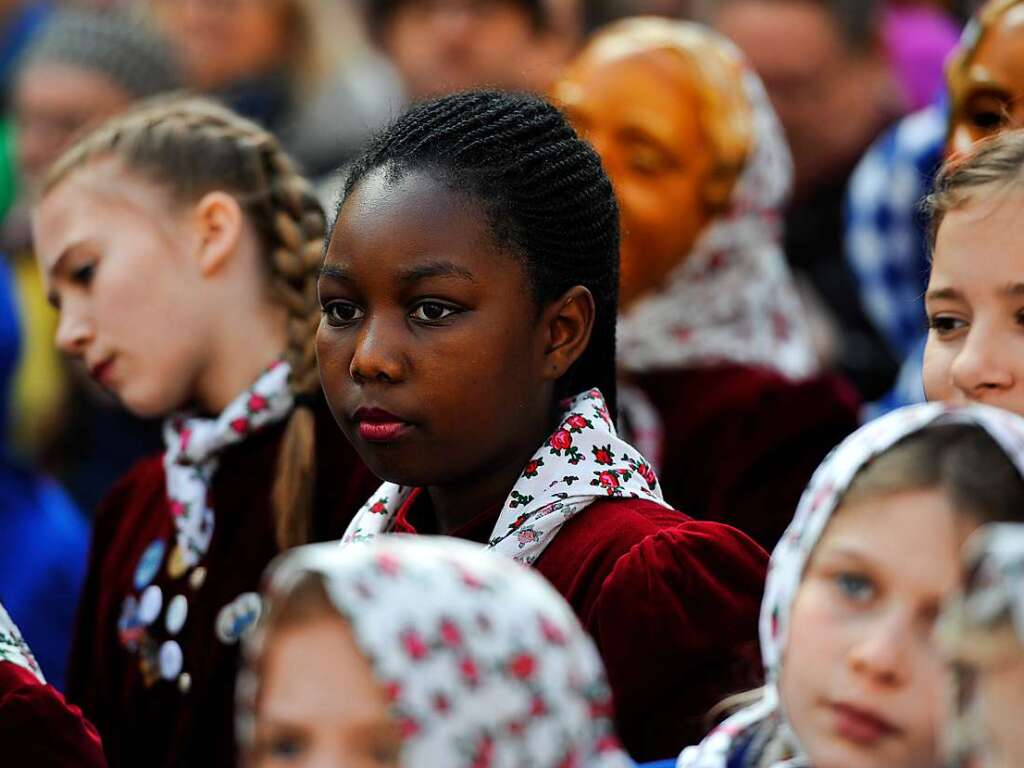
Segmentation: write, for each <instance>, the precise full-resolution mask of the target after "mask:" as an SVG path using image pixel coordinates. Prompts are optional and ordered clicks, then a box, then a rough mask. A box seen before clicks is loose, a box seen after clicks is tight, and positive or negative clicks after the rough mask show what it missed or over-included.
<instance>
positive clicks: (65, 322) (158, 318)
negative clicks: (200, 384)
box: [32, 161, 206, 416]
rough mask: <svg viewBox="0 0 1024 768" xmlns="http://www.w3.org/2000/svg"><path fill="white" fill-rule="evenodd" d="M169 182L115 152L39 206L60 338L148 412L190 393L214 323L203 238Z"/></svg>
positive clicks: (38, 239) (43, 262)
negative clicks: (195, 238) (150, 179)
mask: <svg viewBox="0 0 1024 768" xmlns="http://www.w3.org/2000/svg"><path fill="white" fill-rule="evenodd" d="M174 210H175V207H174V206H173V205H172V204H171V202H170V201H169V199H168V198H167V196H166V194H165V193H163V192H162V191H161V190H160V189H159V188H157V187H156V186H153V185H151V184H148V183H146V182H144V181H142V180H140V179H137V178H135V177H132V176H129V175H127V174H125V173H123V172H122V171H120V170H118V169H117V167H116V166H115V165H114V164H113V163H112V162H108V161H102V162H97V163H93V164H92V165H89V166H86V167H84V168H82V169H81V170H78V171H76V172H74V173H73V174H72V175H71V176H70V177H68V178H67V179H66V180H65V181H63V182H62V183H61V184H60V185H59V186H57V187H56V188H54V189H53V190H52V191H50V192H49V194H47V195H46V196H45V197H44V198H43V199H42V201H41V202H40V204H39V206H38V207H37V208H36V210H35V212H34V214H33V221H32V230H33V238H34V241H35V246H36V258H37V261H38V264H39V268H40V270H41V271H42V274H43V280H44V283H45V285H46V289H47V291H48V295H49V299H50V301H51V303H53V304H54V306H56V307H57V308H58V309H59V310H60V325H59V327H58V330H57V344H58V346H59V347H60V348H61V349H62V350H63V351H64V352H66V353H68V354H69V355H72V356H73V357H76V358H78V359H79V360H80V361H81V362H82V363H83V364H84V365H85V367H86V368H87V369H88V372H89V374H90V375H91V376H92V377H93V378H94V379H96V381H98V382H99V383H100V384H101V385H102V386H104V387H105V388H107V389H108V390H110V391H111V392H113V393H114V394H115V395H116V396H117V397H118V398H119V399H120V400H121V401H122V402H123V403H124V405H125V406H126V407H127V408H128V409H129V410H131V411H132V412H134V413H136V414H138V415H141V416H156V415H162V414H165V413H167V412H169V411H171V410H174V409H175V408H178V407H180V406H181V405H182V404H183V403H184V402H185V401H186V400H187V398H188V397H189V394H190V392H191V390H192V382H194V381H195V379H196V377H197V376H198V370H199V366H200V364H201V360H202V356H201V348H202V340H203V339H204V338H205V337H206V324H205V323H204V322H203V312H202V311H201V307H200V305H199V299H198V296H197V292H196V291H195V290H194V289H195V273H196V272H197V269H196V268H195V260H194V259H191V258H189V256H190V254H192V253H194V252H195V248H196V247H197V246H196V244H195V243H193V242H191V240H190V238H191V231H190V228H188V227H186V226H182V222H183V221H184V217H185V214H184V213H183V214H181V216H180V219H181V220H180V221H179V217H178V216H177V215H176V214H175V213H174V212H173V211H174Z"/></svg>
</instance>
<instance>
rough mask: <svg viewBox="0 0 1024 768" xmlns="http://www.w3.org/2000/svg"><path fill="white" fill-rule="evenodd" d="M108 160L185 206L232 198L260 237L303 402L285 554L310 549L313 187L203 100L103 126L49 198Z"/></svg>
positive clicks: (283, 522) (297, 415) (319, 213)
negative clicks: (210, 197) (221, 195)
mask: <svg viewBox="0 0 1024 768" xmlns="http://www.w3.org/2000/svg"><path fill="white" fill-rule="evenodd" d="M104 158H114V159H116V160H118V161H119V162H120V163H122V164H123V165H124V167H125V168H126V169H127V170H129V171H132V172H135V173H138V174H140V175H141V176H143V177H144V178H147V179H150V180H152V181H153V182H155V183H157V184H159V185H160V186H161V187H162V188H163V189H165V190H166V191H167V192H168V193H169V194H170V195H171V197H172V199H174V200H175V201H176V202H181V203H186V204H187V203H192V202H195V201H198V200H199V198H200V197H202V195H204V194H206V193H208V192H210V191H213V190H223V191H225V192H228V193H230V194H231V195H233V196H234V197H235V198H236V199H237V200H238V202H239V204H240V205H241V206H242V209H243V210H244V211H245V214H246V216H247V217H248V220H249V221H250V222H251V223H252V225H253V226H254V228H255V230H256V231H257V232H258V234H259V236H260V240H261V242H262V244H263V246H264V247H263V249H262V250H263V255H264V260H265V265H266V268H267V272H268V275H269V282H270V288H271V290H272V296H273V299H274V301H276V302H277V303H279V304H280V305H282V306H283V307H285V308H286V310H287V313H288V327H287V339H288V342H287V349H286V352H285V357H286V359H287V361H288V363H289V364H290V365H291V387H292V390H293V392H294V393H295V394H296V395H297V396H298V398H299V399H298V401H297V403H296V407H295V409H294V410H293V411H292V413H291V415H290V416H289V418H288V423H287V426H286V428H285V434H284V440H283V443H282V445H281V451H280V454H279V456H278V462H277V472H276V477H275V480H274V486H273V492H272V502H273V507H274V512H275V528H276V533H277V542H278V545H279V546H280V547H281V548H282V549H283V548H287V547H290V546H295V545H296V544H302V543H305V541H307V540H308V538H309V535H310V526H311V517H312V513H313V488H314V485H315V481H316V459H315V450H316V445H315V419H314V415H313V412H312V409H311V407H310V404H309V402H308V400H306V399H305V398H303V397H302V396H304V395H315V394H317V393H319V391H320V380H319V373H318V370H317V364H316V348H315V338H316V328H317V326H318V324H319V321H320V308H319V302H318V299H317V290H316V281H317V272H318V269H319V265H320V259H321V253H322V250H323V244H324V237H325V233H326V219H325V216H324V211H323V209H322V208H321V206H320V203H319V202H318V200H317V198H316V196H315V194H314V192H313V188H312V186H311V185H310V184H309V182H308V181H306V180H305V179H304V178H303V177H302V176H301V175H299V173H298V171H297V170H296V168H295V165H294V163H293V162H292V161H291V160H290V159H289V157H288V156H287V155H286V154H285V152H284V150H282V149H281V146H280V145H279V144H278V142H277V140H276V139H275V138H274V137H273V136H272V135H271V134H270V133H268V132H267V131H265V130H264V129H262V128H260V127H259V126H257V125H256V124H255V123H253V122H251V121H249V120H246V119H244V118H242V117H239V116H238V115H236V114H235V113H233V112H231V111H230V110H228V109H226V108H224V107H222V106H219V105H217V104H214V103H213V102H211V101H207V100H205V99H200V98H190V97H185V98H183V97H173V98H158V99H156V100H153V101H150V102H145V103H143V104H142V105H140V106H138V107H137V108H135V109H133V110H131V111H129V112H127V113H124V114H122V115H120V116H117V117H115V118H113V119H112V120H110V121H108V122H107V123H105V124H103V125H101V126H100V127H99V128H97V129H96V130H94V131H93V132H91V133H89V134H88V135H86V136H85V137H84V138H83V139H81V140H80V141H79V142H78V143H77V144H75V145H74V146H73V147H71V148H70V149H69V150H67V152H65V153H64V154H63V155H62V156H61V157H60V158H59V159H58V160H57V161H56V163H55V164H54V165H53V167H52V168H51V169H50V172H49V174H48V176H47V178H46V180H45V183H44V186H43V194H44V195H45V194H46V193H47V192H49V191H50V190H52V189H53V188H54V187H56V186H57V185H59V184H60V183H61V182H62V181H63V180H65V179H66V178H67V177H68V176H70V175H71V174H73V173H74V172H75V171H76V170H78V169H80V168H82V167H84V166H87V165H88V164H90V163H91V162H93V161H96V160H100V159H104Z"/></svg>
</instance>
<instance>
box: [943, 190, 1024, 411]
mask: <svg viewBox="0 0 1024 768" xmlns="http://www.w3.org/2000/svg"><path fill="white" fill-rule="evenodd" d="M1022 211H1024V195H1022V194H1021V193H1019V192H1011V193H1007V194H1002V193H1000V194H987V193H986V192H985V190H984V189H981V190H978V191H977V192H976V193H975V200H973V201H971V202H968V203H967V204H966V205H964V206H963V207H962V208H958V209H956V210H953V211H951V212H950V213H949V214H948V215H947V216H946V217H945V219H944V220H943V222H942V225H941V226H940V227H939V232H938V237H937V238H936V243H935V252H934V257H933V263H932V273H931V279H930V281H929V283H928V292H927V293H926V295H925V308H926V310H927V313H928V320H929V325H930V330H929V333H928V343H927V345H926V347H925V355H924V387H925V394H926V395H927V397H928V399H929V400H947V401H952V402H974V401H976V402H981V403H986V404H988V405H994V406H997V407H999V408H1004V409H1006V410H1010V411H1014V412H1016V413H1019V414H1024V258H1022V257H1021V251H1020V243H1021V241H1022V238H1024V216H1022V215H1021V213H1022Z"/></svg>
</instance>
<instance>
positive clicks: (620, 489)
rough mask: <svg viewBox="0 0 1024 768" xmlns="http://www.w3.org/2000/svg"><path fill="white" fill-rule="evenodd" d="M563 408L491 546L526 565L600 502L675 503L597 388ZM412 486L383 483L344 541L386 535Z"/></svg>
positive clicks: (518, 484) (505, 511)
mask: <svg viewBox="0 0 1024 768" xmlns="http://www.w3.org/2000/svg"><path fill="white" fill-rule="evenodd" d="M562 406H563V411H562V419H561V421H560V423H559V427H558V429H556V430H555V431H554V432H553V433H552V434H551V436H550V437H549V438H548V440H547V441H546V442H545V443H544V445H542V446H541V447H540V449H539V450H538V451H537V452H536V453H535V454H534V456H533V458H532V459H531V460H530V461H529V463H527V465H526V466H525V467H524V468H523V472H522V474H521V475H520V477H519V480H518V482H516V484H515V487H514V488H513V489H512V492H511V493H510V494H509V496H508V498H507V499H506V500H505V504H504V506H503V508H502V510H501V513H500V515H499V516H498V522H497V524H496V525H495V528H494V531H493V533H492V534H491V539H490V542H489V543H488V546H489V548H491V549H494V550H497V551H498V552H501V553H502V554H505V555H508V556H509V557H512V558H513V559H515V560H518V561H519V562H521V563H524V564H527V565H529V564H531V563H533V562H534V561H535V560H536V559H537V558H538V557H539V556H540V554H541V553H542V552H543V551H544V548H545V547H546V546H547V545H548V544H549V543H550V542H551V540H552V539H553V538H554V537H555V536H556V535H557V534H558V531H559V529H560V528H561V527H562V526H563V525H564V524H565V522H566V521H567V520H569V519H571V518H572V517H574V516H575V515H577V514H579V512H581V511H582V510H583V509H585V508H586V507H587V506H589V505H590V504H591V502H593V501H594V499H599V498H607V497H618V498H638V499H646V500H648V501H653V502H656V503H658V504H661V505H663V506H664V507H666V508H669V505H668V504H666V503H665V501H664V500H663V499H662V496H661V488H660V486H659V484H658V478H657V476H656V475H655V473H654V470H653V469H652V468H651V465H650V464H649V463H648V462H647V460H646V459H645V458H644V457H643V456H641V455H640V453H638V452H637V450H636V449H635V448H633V447H632V446H631V445H629V444H628V443H626V442H624V441H623V440H621V439H620V438H619V437H618V435H617V434H616V432H615V427H614V426H613V424H612V421H611V417H610V415H609V414H608V408H607V406H606V405H605V402H604V397H603V396H602V395H601V393H600V392H599V391H598V390H596V389H593V390H590V391H589V392H584V393H583V394H581V395H578V396H577V397H575V398H573V399H571V400H567V401H565V402H564V403H563V404H562ZM412 491H413V488H408V487H401V486H398V485H395V484H394V483H385V484H384V485H382V486H381V487H380V490H378V491H377V493H375V494H374V495H373V497H372V498H371V499H370V500H369V501H368V502H367V503H366V505H364V506H363V508H362V509H361V510H360V511H359V512H358V513H357V514H356V516H355V518H354V519H353V520H352V523H351V524H350V525H349V527H348V530H347V531H346V532H345V535H344V537H343V538H342V543H343V544H350V543H352V542H365V541H369V540H371V539H372V538H373V537H375V536H376V535H377V534H380V533H386V532H387V531H388V530H389V529H390V526H391V525H392V523H393V522H394V519H395V515H397V514H398V511H399V510H400V509H401V508H402V505H403V504H404V503H405V501H406V499H408V497H409V495H410V494H411V493H412Z"/></svg>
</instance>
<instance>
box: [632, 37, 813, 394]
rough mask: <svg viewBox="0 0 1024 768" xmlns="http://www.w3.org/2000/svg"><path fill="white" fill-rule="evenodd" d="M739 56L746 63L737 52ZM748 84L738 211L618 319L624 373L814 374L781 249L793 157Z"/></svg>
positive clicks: (758, 90) (749, 76) (762, 98)
mask: <svg viewBox="0 0 1024 768" xmlns="http://www.w3.org/2000/svg"><path fill="white" fill-rule="evenodd" d="M722 44H723V45H729V43H727V42H725V41H723V43H722ZM736 57H737V59H738V60H742V56H741V54H740V53H739V52H738V51H737V52H736ZM744 87H745V89H746V93H747V95H748V98H749V101H750V104H751V106H752V112H753V120H754V129H753V131H752V135H753V136H754V146H753V148H752V151H751V154H750V159H749V161H748V163H747V166H746V168H745V169H744V170H743V172H742V174H741V175H740V178H739V180H738V182H737V184H736V188H735V190H734V191H733V200H732V205H731V208H730V209H729V211H728V212H726V213H724V214H723V215H721V216H720V217H719V218H718V219H716V220H715V221H713V222H712V223H711V224H710V225H708V227H707V228H706V229H705V231H704V233H703V234H702V235H701V237H700V239H699V240H698V242H697V244H696V245H695V246H694V248H693V250H692V251H691V252H690V253H689V254H688V255H687V256H686V258H685V259H683V260H682V261H680V263H679V265H678V266H676V267H675V269H674V270H673V271H672V272H671V273H670V274H669V275H668V277H667V278H666V279H665V283H664V284H663V285H662V287H661V289H660V290H658V291H657V292H653V293H651V294H649V295H647V296H644V297H641V298H640V299H639V300H638V301H637V302H636V303H634V304H633V305H632V306H630V307H628V308H627V309H626V310H625V311H624V312H623V313H622V314H621V315H620V317H619V330H618V351H617V357H618V363H619V366H620V368H621V369H623V370H625V371H631V372H636V373H645V372H648V371H656V370H665V369H675V368H690V367H703V366H708V365H715V364H718V363H740V364H743V365H756V366H761V367H765V368H769V369H771V370H774V371H778V372H779V373H781V374H783V375H784V376H786V377H789V378H794V379H800V378H807V377H809V376H812V375H814V374H815V373H817V370H818V363H817V357H816V355H815V352H814V348H813V345H812V342H811V334H810V329H809V327H808V325H807V322H806V320H805V318H804V312H803V308H802V306H801V302H800V298H799V296H798V295H797V291H796V286H795V284H794V282H793V278H792V275H791V274H790V272H789V267H788V266H787V264H786V259H785V256H784V255H783V253H782V248H781V246H780V241H781V232H780V215H779V211H780V209H781V208H782V207H783V206H784V205H785V203H786V199H787V198H788V196H789V190H790V185H791V181H792V176H793V168H792V160H791V158H790V155H789V150H788V148H787V146H786V142H785V138H784V136H783V133H782V129H781V127H780V125H779V122H778V119H777V118H776V116H775V112H774V110H773V109H772V107H771V105H770V103H769V101H768V96H767V94H766V93H765V90H764V86H763V85H762V84H761V81H760V79H759V78H758V77H757V75H755V74H754V73H753V72H752V71H751V70H749V69H748V70H747V72H746V76H745V81H744Z"/></svg>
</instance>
